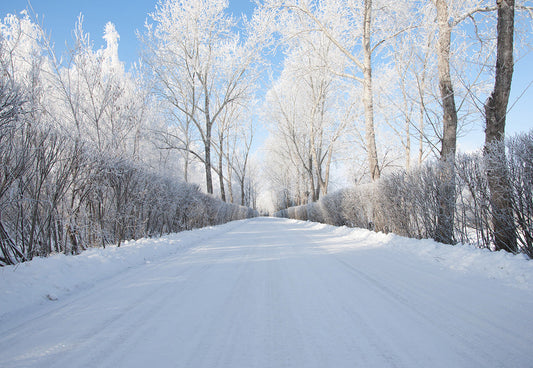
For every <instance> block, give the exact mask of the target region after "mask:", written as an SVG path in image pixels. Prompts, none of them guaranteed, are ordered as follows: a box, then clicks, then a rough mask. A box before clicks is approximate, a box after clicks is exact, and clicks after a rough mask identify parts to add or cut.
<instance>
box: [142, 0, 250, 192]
mask: <svg viewBox="0 0 533 368" xmlns="http://www.w3.org/2000/svg"><path fill="white" fill-rule="evenodd" d="M227 7H228V2H227V1H226V0H216V1H206V0H194V1H187V2H184V1H177V0H166V1H160V2H159V3H158V4H157V7H156V10H155V12H153V13H152V14H151V18H152V20H153V21H154V24H149V25H147V27H146V33H145V35H144V36H143V42H144V45H145V53H144V60H145V62H146V63H147V64H148V65H149V66H150V68H151V70H152V73H153V76H154V78H155V80H156V93H157V95H158V96H159V97H160V98H161V99H163V100H164V101H165V102H166V103H167V105H168V106H169V108H170V109H171V114H169V116H171V117H172V119H173V120H174V121H175V122H177V124H178V125H179V126H181V127H182V128H181V130H182V131H183V132H186V134H188V132H189V131H190V128H191V127H194V129H195V130H196V134H197V135H198V138H199V140H200V142H201V145H202V148H203V152H201V151H198V150H197V149H196V147H193V146H191V145H190V144H188V143H189V142H190V141H189V140H188V139H186V137H181V138H180V140H181V141H182V143H184V144H182V145H180V147H179V149H181V150H187V151H188V152H190V153H191V154H192V155H194V156H195V157H196V158H197V159H198V160H200V161H201V162H202V163H203V164H204V166H205V180H206V189H207V192H208V193H213V179H212V169H213V163H212V146H213V140H214V137H213V134H214V129H215V127H216V125H217V124H218V123H219V121H220V120H221V118H222V116H223V114H224V110H225V109H226V108H228V105H230V104H239V103H243V102H244V101H245V100H246V99H247V98H248V96H249V95H250V94H251V93H252V88H253V86H254V80H255V79H256V77H257V76H256V74H255V73H254V70H253V66H254V63H255V62H256V61H257V60H258V58H259V57H260V53H259V52H258V49H257V46H258V43H257V42H256V41H255V40H254V39H253V38H249V39H246V38H244V36H243V35H245V34H246V32H242V33H241V32H237V31H236V29H237V27H238V22H237V21H236V20H235V19H234V18H233V17H231V16H229V15H228V14H227V12H226V9H227Z"/></svg>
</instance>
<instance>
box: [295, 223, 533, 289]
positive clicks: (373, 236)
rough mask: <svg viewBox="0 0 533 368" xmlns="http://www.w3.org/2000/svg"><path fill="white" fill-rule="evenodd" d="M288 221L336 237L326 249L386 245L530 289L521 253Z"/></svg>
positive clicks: (531, 276) (530, 269)
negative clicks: (494, 250) (493, 250)
mask: <svg viewBox="0 0 533 368" xmlns="http://www.w3.org/2000/svg"><path fill="white" fill-rule="evenodd" d="M289 221H293V222H294V223H302V224H305V226H307V227H308V228H309V229H310V230H317V231H320V232H327V233H329V234H331V236H332V237H335V240H336V241H335V244H333V245H328V246H327V251H329V252H343V251H349V250H351V249H357V248H361V247H389V248H391V249H394V250H397V251H400V252H404V253H410V254H413V255H416V256H418V257H420V258H421V259H422V260H424V261H428V262H436V263H439V264H440V265H441V266H442V267H446V268H450V269H453V270H456V271H458V272H464V273H469V274H472V275H480V276H484V277H487V276H488V277H490V278H493V279H498V280H500V281H502V282H504V283H505V284H507V285H509V286H514V287H518V288H520V289H529V290H533V262H531V260H529V259H528V258H527V256H526V255H524V254H516V255H515V254H511V253H508V252H505V251H499V252H492V251H490V250H488V249H485V248H477V247H475V246H473V245H470V244H457V245H454V246H451V245H447V244H442V243H438V242H436V241H434V240H432V239H412V238H407V237H403V236H399V235H395V234H384V233H376V232H373V231H370V230H366V229H358V228H355V229H354V228H348V227H346V226H341V227H337V226H332V225H325V224H321V223H316V222H308V221H300V220H289ZM337 240H338V241H337Z"/></svg>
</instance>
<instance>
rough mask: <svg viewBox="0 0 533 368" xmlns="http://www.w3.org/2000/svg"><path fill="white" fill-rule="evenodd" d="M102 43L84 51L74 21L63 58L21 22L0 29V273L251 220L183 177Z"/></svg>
mask: <svg viewBox="0 0 533 368" xmlns="http://www.w3.org/2000/svg"><path fill="white" fill-rule="evenodd" d="M104 36H105V37H104V38H105V39H106V41H107V45H106V47H104V48H101V49H99V50H96V51H94V50H93V48H92V43H91V41H90V39H89V36H88V35H87V34H85V33H84V32H83V30H82V29H81V19H80V21H79V23H78V27H77V28H76V30H75V32H74V38H75V44H74V45H73V48H72V49H71V50H69V52H68V53H67V55H66V56H67V57H66V58H65V59H61V58H57V57H56V56H55V54H54V50H53V47H52V46H51V45H50V42H49V40H48V39H47V38H46V35H45V32H44V31H43V30H42V29H41V28H40V27H39V26H38V25H37V24H35V23H34V22H32V21H31V19H30V18H29V16H27V14H25V13H23V14H22V16H21V17H18V16H14V15H8V16H7V17H6V18H4V19H3V20H2V21H1V22H0V266H5V265H10V264H15V263H18V262H22V261H28V260H31V259H32V258H34V257H36V256H47V255H49V254H51V253H56V252H61V253H66V254H76V253H79V252H80V251H82V250H84V249H86V248H89V247H105V246H106V245H108V244H117V245H119V246H120V244H121V243H122V242H123V241H125V240H129V239H138V238H141V237H147V236H148V237H150V236H159V235H162V234H165V233H170V232H177V231H182V230H188V229H192V228H198V227H202V226H206V225H214V224H221V223H224V222H227V221H231V220H237V219H242V218H247V217H251V216H255V215H256V214H257V213H256V211H254V210H251V209H249V208H247V207H244V206H238V205H234V204H228V203H224V202H222V201H220V200H219V199H217V198H215V197H213V196H211V195H207V194H204V193H202V192H201V191H200V188H199V187H198V186H197V185H194V184H188V183H185V182H183V181H182V180H183V175H182V173H181V171H180V161H179V159H178V158H176V156H177V155H174V156H173V155H171V154H169V153H168V150H164V149H159V147H158V144H157V143H158V142H157V140H156V139H155V138H154V134H153V133H152V132H153V131H154V130H156V129H157V128H158V127H160V126H161V125H164V124H163V123H162V122H161V119H160V114H159V110H158V101H157V99H155V98H154V97H153V96H152V94H151V93H150V90H149V89H147V88H146V87H145V86H143V76H142V74H138V75H137V74H133V73H129V72H125V71H124V67H123V65H122V63H121V62H120V61H119V60H118V53H117V40H118V34H117V33H116V31H115V29H114V27H113V26H112V25H111V24H108V25H106V30H105V34H104ZM61 60H64V61H63V64H61V62H60V61H61ZM65 60H66V61H65Z"/></svg>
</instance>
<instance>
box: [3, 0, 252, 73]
mask: <svg viewBox="0 0 533 368" xmlns="http://www.w3.org/2000/svg"><path fill="white" fill-rule="evenodd" d="M157 2H158V1H157V0H68V1H65V0H31V6H32V7H33V10H34V11H35V13H36V14H37V15H38V16H39V18H40V19H41V17H43V16H44V18H42V20H43V21H44V22H43V23H44V28H45V29H46V30H47V31H48V32H51V34H52V40H53V41H54V42H55V44H56V51H59V50H60V49H61V50H62V48H63V45H64V44H65V41H69V42H70V41H71V40H72V36H71V32H72V29H74V25H75V24H76V21H77V19H78V15H79V14H80V13H82V14H83V16H84V21H83V29H84V31H85V32H88V33H90V35H91V39H92V41H93V42H94V44H95V48H98V47H100V46H101V45H103V43H104V41H103V39H102V35H103V32H104V26H105V24H106V23H107V22H112V23H114V24H115V27H116V29H117V31H118V33H119V35H120V42H119V56H120V58H121V60H122V61H124V62H126V64H130V63H132V62H134V61H135V60H136V59H137V58H138V42H137V37H136V36H135V31H136V30H140V31H141V32H143V30H144V23H145V20H146V19H147V18H148V13H150V12H153V11H154V10H155V6H156V4H157ZM27 6H28V1H27V0H2V1H1V2H0V17H1V18H4V17H5V16H6V14H8V13H19V12H20V11H21V10H23V9H25V8H26V7H27ZM253 7H254V4H253V3H252V2H251V1H250V0H231V1H230V11H231V12H233V13H234V14H235V15H240V14H241V13H245V14H251V13H252V11H253Z"/></svg>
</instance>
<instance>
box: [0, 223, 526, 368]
mask: <svg viewBox="0 0 533 368" xmlns="http://www.w3.org/2000/svg"><path fill="white" fill-rule="evenodd" d="M225 229H226V230H224V231H218V232H216V233H213V234H215V235H214V236H211V237H209V236H207V237H204V238H203V240H201V241H199V242H198V243H197V244H195V245H194V246H191V247H188V248H187V249H184V250H183V251H181V252H176V253H173V254H172V255H170V256H167V257H164V258H160V259H157V260H153V261H151V262H146V263H142V264H139V265H136V266H134V267H129V268H125V269H124V270H123V271H121V272H118V273H116V274H113V275H112V276H110V277H107V278H105V279H101V280H99V281H98V282H95V283H94V284H92V285H90V286H87V287H85V288H82V289H80V290H78V291H76V292H72V293H70V294H68V295H65V296H61V297H59V299H58V300H56V301H50V300H46V301H45V302H41V303H40V304H39V305H38V306H36V307H34V308H25V313H16V312H13V313H10V314H9V318H7V317H4V318H3V319H0V322H1V324H0V366H2V367H65V368H67V367H68V368H72V367H154V368H155V367H187V368H189V367H191V368H192V367H194V368H200V367H236V368H237V367H243V368H244V367H246V368H251V367H302V368H303V367H306V368H307V367H336V368H340V367H350V368H353V367H446V368H448V367H531V366H533V360H532V355H531V353H532V351H533V350H532V349H533V347H532V346H533V344H532V343H533V314H532V311H533V292H532V290H531V288H530V287H524V288H516V287H514V286H509V285H508V284H507V283H506V282H505V280H502V279H498V278H494V277H489V276H487V275H484V274H483V273H480V272H469V270H468V269H453V267H451V266H450V265H449V264H447V263H446V260H445V259H444V258H443V259H442V260H441V259H439V257H440V256H438V254H439V253H438V252H435V253H432V255H431V257H423V256H421V255H420V254H419V253H417V252H413V251H407V250H406V249H405V246H403V247H402V246H399V247H397V248H396V247H395V246H394V244H388V243H391V242H392V243H393V242H394V239H401V238H399V237H396V238H394V237H393V238H390V237H389V238H387V237H386V236H384V235H382V234H372V233H369V232H362V233H361V234H360V235H357V236H355V235H353V234H352V233H350V234H352V235H351V236H347V234H348V231H347V230H346V231H344V232H343V231H336V230H334V229H333V228H332V227H326V226H323V225H318V226H315V225H313V224H309V223H303V222H297V221H290V220H284V219H273V218H258V219H252V220H246V221H241V222H239V223H237V224H236V225H234V226H228V227H226V228H225ZM358 234H359V233H358ZM380 239H388V240H387V241H385V240H381V241H380ZM390 239H393V241H390ZM408 241H409V242H413V241H412V240H408ZM383 243H387V244H386V245H384V244H383ZM413 246H414V247H416V245H413ZM443 254H444V253H443ZM489 256H491V254H489ZM80 257H81V256H80ZM443 257H444V256H443ZM448 261H449V260H448ZM526 267H528V266H526ZM0 276H1V275H0ZM52 299H55V298H52ZM28 311H31V313H30V312H28Z"/></svg>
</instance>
